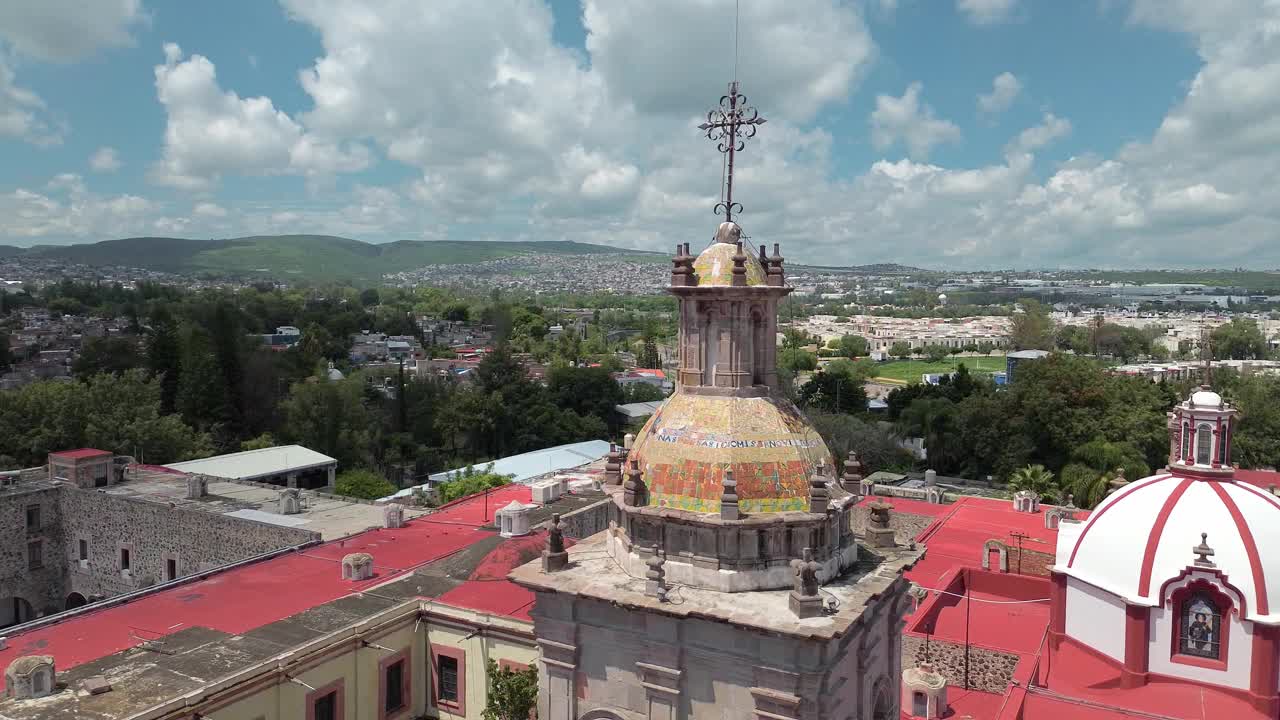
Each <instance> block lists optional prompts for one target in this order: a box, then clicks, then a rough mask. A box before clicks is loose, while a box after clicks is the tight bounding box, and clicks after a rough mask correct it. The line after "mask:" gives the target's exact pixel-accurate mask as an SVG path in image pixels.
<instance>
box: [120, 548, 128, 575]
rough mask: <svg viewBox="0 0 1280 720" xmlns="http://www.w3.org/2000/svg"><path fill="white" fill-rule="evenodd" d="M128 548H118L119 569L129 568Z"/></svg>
mask: <svg viewBox="0 0 1280 720" xmlns="http://www.w3.org/2000/svg"><path fill="white" fill-rule="evenodd" d="M129 560H130V558H129V548H120V569H121V570H128V569H129Z"/></svg>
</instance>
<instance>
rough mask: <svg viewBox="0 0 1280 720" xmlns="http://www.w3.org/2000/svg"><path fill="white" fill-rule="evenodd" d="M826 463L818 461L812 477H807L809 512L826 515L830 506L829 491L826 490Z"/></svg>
mask: <svg viewBox="0 0 1280 720" xmlns="http://www.w3.org/2000/svg"><path fill="white" fill-rule="evenodd" d="M825 471H826V461H824V460H819V461H818V467H817V468H816V469H815V470H814V472H813V475H810V476H809V512H811V513H815V514H817V515H826V514H827V508H828V507H830V505H831V491H830V490H828V489H827V478H826V475H824V472H825Z"/></svg>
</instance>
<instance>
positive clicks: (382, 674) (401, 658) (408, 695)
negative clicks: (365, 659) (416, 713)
mask: <svg viewBox="0 0 1280 720" xmlns="http://www.w3.org/2000/svg"><path fill="white" fill-rule="evenodd" d="M411 659H412V658H411V656H410V654H409V649H408V648H405V649H404V650H401V651H400V652H397V653H393V654H391V655H388V656H386V657H384V658H383V659H382V660H380V661H379V662H378V720H394V719H395V718H399V717H401V716H403V715H404V714H406V713H407V712H408V711H409V707H410V706H411V705H412V704H413V681H412V679H411V678H412V677H413V675H412V674H411V673H410V672H409V669H410V664H411Z"/></svg>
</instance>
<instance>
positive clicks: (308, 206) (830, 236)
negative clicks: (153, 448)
mask: <svg viewBox="0 0 1280 720" xmlns="http://www.w3.org/2000/svg"><path fill="white" fill-rule="evenodd" d="M733 7H734V2H733V0H648V1H646V2H643V3H638V2H634V1H631V0H581V2H579V1H578V0H552V1H551V2H550V3H548V2H546V1H545V0H486V1H485V2H474V1H467V0H459V1H456V2H455V1H453V0H431V1H430V2H423V1H421V0H280V2H279V3H278V4H277V3H273V2H267V1H266V0H221V1H220V2H217V3H192V2H182V1H180V0H95V2H92V3H84V2H77V1H75V0H42V2H39V3H19V2H4V3H0V242H7V243H12V244H19V245H30V244H41V243H71V242H90V241H96V240H103V239H110V238H115V237H124V236H131V235H174V236H181V237H195V238H206V237H234V236H239V235H247V234H274V233H326V234H335V235H345V236H348V237H353V238H357V239H361V240H367V241H371V242H383V241H389V240H400V239H457V240H495V239H531V240H549V239H569V240H580V241H585V242H596V243H608V244H613V245H619V246H627V247H636V248H645V249H667V248H669V247H672V246H674V244H675V243H677V242H682V241H689V242H691V243H693V244H695V245H699V244H702V243H703V242H705V241H706V240H708V239H709V238H710V236H711V233H712V231H713V230H714V226H715V222H716V219H715V217H714V216H713V215H712V212H711V208H712V206H713V205H714V203H715V201H716V199H717V195H718V193H719V183H720V174H721V164H720V157H719V155H718V153H716V151H715V149H714V148H713V147H711V144H710V143H709V142H707V141H706V140H705V139H702V138H700V137H699V135H698V133H697V131H696V130H695V129H694V127H693V126H694V125H696V123H697V122H698V121H699V115H701V114H702V113H703V112H704V111H705V109H707V108H709V107H710V106H711V105H713V104H714V103H715V101H716V100H717V99H718V97H719V95H720V94H721V93H722V92H723V89H724V85H725V83H726V82H727V81H728V80H729V79H731V78H732V76H733V73H734V50H733ZM739 33H740V42H741V47H740V52H739V59H738V69H737V73H738V77H739V79H740V80H741V81H742V83H743V91H744V92H745V93H746V94H747V96H748V97H749V99H750V100H751V102H752V103H753V104H754V105H756V106H757V107H758V108H759V109H760V111H761V113H762V114H763V115H764V116H766V117H767V118H768V120H769V123H768V124H767V125H766V126H765V127H764V129H763V130H762V132H761V134H760V136H759V137H758V138H757V139H756V140H755V141H753V142H752V143H751V144H750V146H749V147H748V149H747V151H746V152H745V153H744V154H743V155H742V156H741V165H740V168H741V170H740V173H739V175H738V177H737V191H736V192H735V196H736V197H735V199H738V200H740V201H741V202H742V203H743V205H744V206H745V208H746V212H745V213H744V214H743V215H742V216H741V222H742V224H743V226H744V227H745V229H746V230H747V233H748V234H749V235H751V236H753V237H754V238H755V239H757V240H759V241H764V242H774V241H779V242H782V243H783V245H784V247H785V248H786V249H787V253H786V254H787V256H788V257H790V258H794V259H797V260H802V261H809V262H824V263H837V262H847V263H864V262H880V261H897V262H905V263H913V264H918V265H924V266H933V267H993V266H994V267H1057V266H1062V267H1160V266H1197V267H1199V266H1212V267H1236V266H1245V267H1250V268H1271V267H1276V266H1280V232H1278V229H1280V186H1278V184H1277V181H1278V180H1280V0H1214V2H1203V1H1202V0H1076V1H1073V2H1057V1H1056V0H1037V1H1032V0H954V1H953V0H845V1H840V0H741V17H740V30H739Z"/></svg>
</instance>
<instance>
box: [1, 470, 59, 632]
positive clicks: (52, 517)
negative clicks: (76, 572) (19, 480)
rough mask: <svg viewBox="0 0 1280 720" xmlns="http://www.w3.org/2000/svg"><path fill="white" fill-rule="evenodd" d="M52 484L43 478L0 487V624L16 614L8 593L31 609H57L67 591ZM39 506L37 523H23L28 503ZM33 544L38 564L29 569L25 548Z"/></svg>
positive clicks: (57, 492)
mask: <svg viewBox="0 0 1280 720" xmlns="http://www.w3.org/2000/svg"><path fill="white" fill-rule="evenodd" d="M59 492H60V491H59V489H58V488H57V487H54V486H51V485H46V484H43V483H40V484H35V485H33V486H31V487H29V488H21V487H19V488H15V489H11V490H6V491H4V492H3V493H0V626H3V625H8V624H11V623H13V622H15V621H16V620H18V618H14V617H12V615H13V598H21V599H23V600H25V601H27V602H28V603H31V608H32V611H33V612H34V613H35V614H36V615H42V614H47V613H48V612H51V611H52V612H56V611H57V610H60V609H62V603H63V599H64V598H65V597H66V594H67V590H66V570H67V568H66V553H64V552H63V545H64V540H63V536H62V522H61V519H60V517H59V506H58V494H59ZM31 506H38V507H39V513H40V524H39V526H38V527H32V528H28V527H27V508H28V507H31ZM32 544H35V545H36V546H37V550H38V552H39V553H40V556H41V561H40V564H41V565H42V567H40V568H38V569H35V570H33V569H31V568H30V566H29V560H28V551H29V548H30V546H31V545H32Z"/></svg>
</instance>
